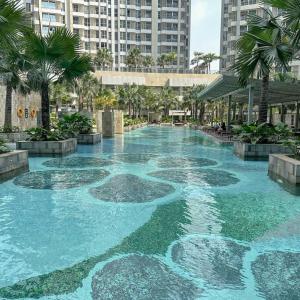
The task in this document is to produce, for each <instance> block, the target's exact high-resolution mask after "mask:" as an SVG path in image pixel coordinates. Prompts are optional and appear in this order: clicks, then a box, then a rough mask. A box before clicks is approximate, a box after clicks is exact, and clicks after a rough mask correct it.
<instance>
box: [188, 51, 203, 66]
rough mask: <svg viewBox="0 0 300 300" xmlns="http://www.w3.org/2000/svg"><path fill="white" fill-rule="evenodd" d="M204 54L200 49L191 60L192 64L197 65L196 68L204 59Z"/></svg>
mask: <svg viewBox="0 0 300 300" xmlns="http://www.w3.org/2000/svg"><path fill="white" fill-rule="evenodd" d="M203 55H204V53H203V52H198V51H195V52H194V57H193V58H192V60H191V64H192V65H195V66H194V68H196V69H198V68H199V65H200V63H201V62H202V61H203Z"/></svg>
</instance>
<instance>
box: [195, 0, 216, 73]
mask: <svg viewBox="0 0 300 300" xmlns="http://www.w3.org/2000/svg"><path fill="white" fill-rule="evenodd" d="M220 27H221V0H192V20H191V57H192V54H193V52H194V51H200V52H205V53H208V52H214V53H216V54H219V53H220ZM218 68H219V64H218V63H217V62H216V63H214V65H213V66H212V69H214V70H217V69H218Z"/></svg>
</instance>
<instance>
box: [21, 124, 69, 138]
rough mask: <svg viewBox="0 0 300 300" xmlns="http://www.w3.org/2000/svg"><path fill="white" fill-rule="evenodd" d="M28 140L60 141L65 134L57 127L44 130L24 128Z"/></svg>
mask: <svg viewBox="0 0 300 300" xmlns="http://www.w3.org/2000/svg"><path fill="white" fill-rule="evenodd" d="M26 132H27V134H28V136H29V137H28V139H27V140H29V141H61V140H65V139H66V138H67V136H66V135H65V134H64V133H63V132H62V131H61V130H59V129H57V128H53V129H50V130H46V129H44V128H40V127H37V128H30V129H28V130H26Z"/></svg>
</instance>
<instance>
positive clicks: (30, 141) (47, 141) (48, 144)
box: [16, 127, 77, 155]
mask: <svg viewBox="0 0 300 300" xmlns="http://www.w3.org/2000/svg"><path fill="white" fill-rule="evenodd" d="M26 133H27V134H28V138H27V140H26V141H18V142H17V143H16V147H17V149H20V150H28V152H29V153H30V154H59V155H62V154H68V153H72V152H74V151H76V148H77V140H76V139H75V138H70V137H69V136H68V133H67V132H64V131H63V130H61V129H60V128H50V129H45V128H40V127H37V128H31V129H28V130H26Z"/></svg>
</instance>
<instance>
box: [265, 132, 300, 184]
mask: <svg viewBox="0 0 300 300" xmlns="http://www.w3.org/2000/svg"><path fill="white" fill-rule="evenodd" d="M283 144H284V145H285V146H286V147H287V148H288V149H289V151H290V153H291V154H271V155H270V158H269V176H270V177H271V178H273V179H275V180H277V179H278V178H279V179H282V180H283V181H284V182H287V183H289V184H292V185H300V138H288V139H286V140H285V141H284V143H283Z"/></svg>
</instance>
